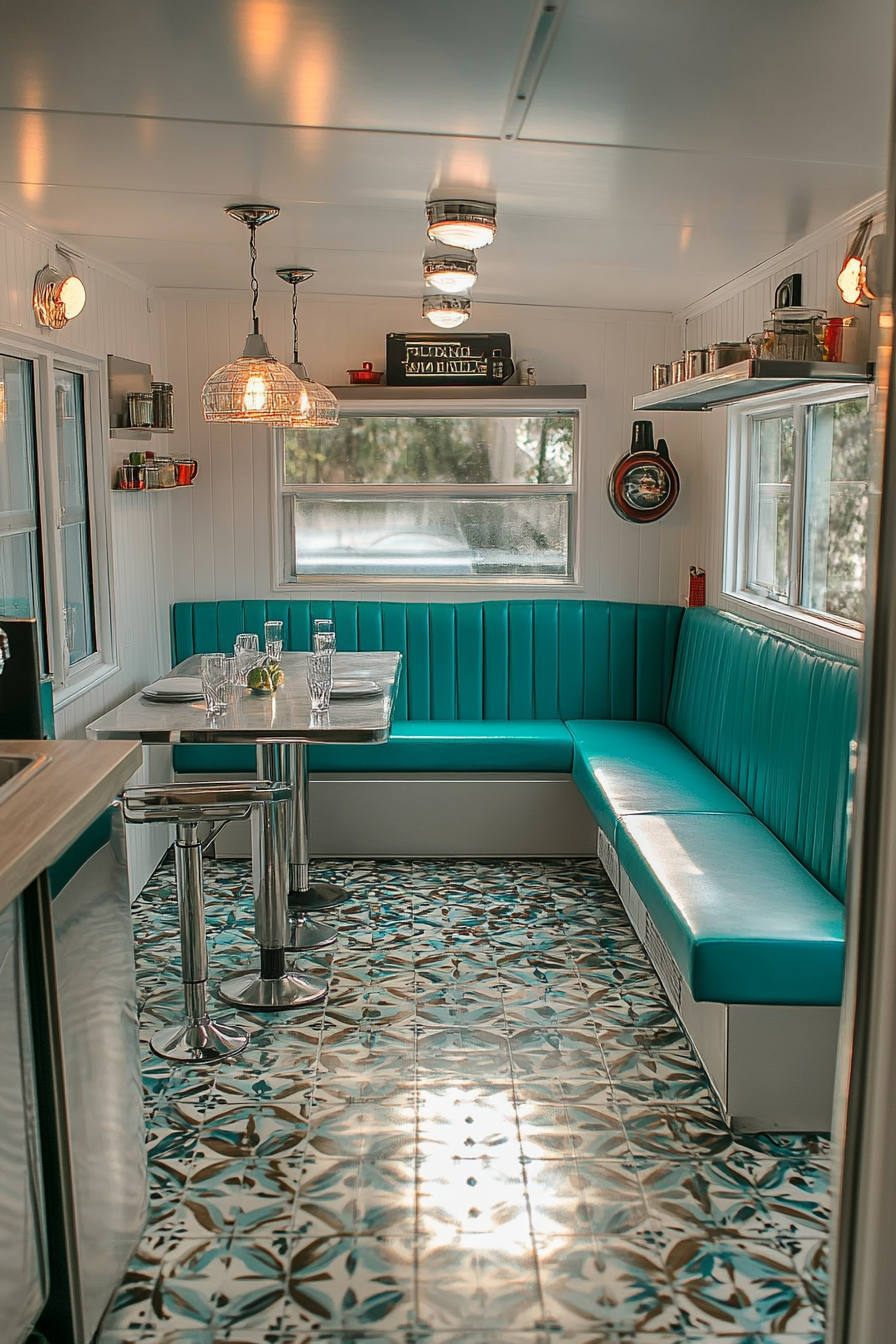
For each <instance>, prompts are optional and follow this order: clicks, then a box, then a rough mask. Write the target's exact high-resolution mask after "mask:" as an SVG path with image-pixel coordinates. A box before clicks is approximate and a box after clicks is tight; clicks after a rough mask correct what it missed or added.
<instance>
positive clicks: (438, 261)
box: [423, 247, 478, 294]
mask: <svg viewBox="0 0 896 1344" xmlns="http://www.w3.org/2000/svg"><path fill="white" fill-rule="evenodd" d="M477 277H478V270H477V267H476V256H475V254H474V253H473V252H470V251H468V250H467V249H466V248H460V247H459V248H453V249H451V250H450V251H444V252H438V253H436V255H435V256H425V255H424V257H423V279H424V281H425V282H426V284H427V285H429V287H430V289H437V290H439V292H440V293H441V294H463V293H464V292H465V291H466V290H468V289H471V288H472V286H473V285H475V283H476V280H477Z"/></svg>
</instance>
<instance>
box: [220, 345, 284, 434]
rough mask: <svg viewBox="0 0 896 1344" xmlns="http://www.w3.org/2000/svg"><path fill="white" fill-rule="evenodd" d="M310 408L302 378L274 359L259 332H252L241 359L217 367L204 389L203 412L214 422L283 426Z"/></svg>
mask: <svg viewBox="0 0 896 1344" xmlns="http://www.w3.org/2000/svg"><path fill="white" fill-rule="evenodd" d="M307 407H308V396H307V393H306V392H305V390H304V389H303V387H302V386H301V384H300V383H299V380H298V379H297V378H296V376H295V374H294V373H293V372H292V370H291V369H289V368H287V366H286V365H285V364H281V363H280V361H279V360H277V359H275V358H274V356H273V355H272V354H271V352H270V350H269V349H268V346H267V342H266V341H265V339H264V337H263V336H262V335H261V334H259V333H250V335H249V336H247V337H246V347H245V349H244V350H243V353H242V354H241V355H240V357H239V359H235V360H234V361H233V363H232V364H225V365H223V367H222V368H220V369H216V370H215V372H214V373H212V374H210V375H209V377H208V379H207V380H206V383H205V386H204V387H203V389H202V414H203V416H204V417H205V419H206V420H211V421H221V420H224V421H227V422H229V423H235V424H264V425H273V426H274V427H275V428H280V429H282V428H284V427H288V426H289V425H292V424H294V423H295V422H296V419H297V417H298V418H301V417H302V416H303V414H305V413H307Z"/></svg>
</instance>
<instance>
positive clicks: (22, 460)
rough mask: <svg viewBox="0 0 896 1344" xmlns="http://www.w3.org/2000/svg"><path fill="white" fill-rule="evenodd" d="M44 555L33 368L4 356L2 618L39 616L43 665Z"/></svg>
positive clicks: (0, 413)
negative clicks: (42, 569)
mask: <svg viewBox="0 0 896 1344" xmlns="http://www.w3.org/2000/svg"><path fill="white" fill-rule="evenodd" d="M40 557H41V549H40V518H39V513H38V507H37V442H36V429H35V422H34V365H33V363H32V361H31V360H30V359H16V358H14V357H13V356H12V355H0V616H10V617H11V616H26V617H29V616H35V617H37V619H38V621H39V623H40V627H41V646H42V648H41V657H42V659H43V661H44V663H45V662H46V651H45V649H44V648H43V643H44V629H43V598H42V589H43V584H42V573H41V559H40Z"/></svg>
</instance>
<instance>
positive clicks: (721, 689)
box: [666, 607, 858, 900]
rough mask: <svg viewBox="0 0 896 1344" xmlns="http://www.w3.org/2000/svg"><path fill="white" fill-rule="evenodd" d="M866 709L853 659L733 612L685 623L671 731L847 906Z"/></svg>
mask: <svg viewBox="0 0 896 1344" xmlns="http://www.w3.org/2000/svg"><path fill="white" fill-rule="evenodd" d="M857 705H858V666H857V664H856V663H855V662H853V661H851V660H850V659H848V658H843V657H840V656H839V655H836V654H833V653H827V652H826V651H824V650H822V649H816V648H813V647H811V646H810V645H808V644H803V643H801V642H800V641H799V640H795V639H790V638H789V637H788V636H786V635H783V634H779V633H778V632H776V631H774V630H769V629H767V628H766V627H764V626H759V625H753V624H751V623H750V622H749V621H743V620H740V619H739V618H738V617H736V616H731V615H728V614H727V613H726V612H720V611H714V610H712V609H711V608H708V607H707V608H704V609H698V608H695V609H692V610H689V611H686V612H685V614H684V620H683V622H682V627H681V635H680V638H679V642H678V656H677V659H676V663H675V675H674V678H673V682H672V693H671V696H670V700H669V710H668V714H667V716H666V723H667V725H668V727H669V728H671V729H672V731H673V732H674V733H675V734H676V735H677V736H678V737H680V738H681V740H682V741H683V742H685V743H686V744H687V746H689V747H690V748H691V750H692V751H693V752H695V754H696V755H697V756H699V757H700V759H701V760H703V761H705V762H706V764H707V765H708V766H709V767H710V769H712V770H714V771H715V773H716V774H717V775H719V776H720V777H721V778H722V779H723V780H724V781H725V783H726V784H727V785H728V787H729V788H730V789H733V790H734V792H735V793H736V794H737V795H738V797H739V798H741V799H743V801H744V802H745V803H746V804H747V806H748V807H749V808H750V809H751V811H753V812H754V813H755V814H756V816H757V817H758V818H759V820H760V821H762V822H763V823H764V824H765V825H766V826H767V827H768V828H769V830H770V831H772V832H773V834H775V835H776V836H777V837H778V839H779V840H781V841H782V842H783V843H784V844H785V845H786V846H787V848H788V849H789V850H790V852H791V853H792V854H794V855H795V856H796V857H797V858H798V859H799V860H800V861H801V862H802V863H803V864H804V865H805V866H806V867H807V868H808V869H809V871H810V872H811V873H812V874H813V876H815V877H816V878H818V880H819V882H822V883H823V884H824V885H825V886H826V887H827V888H828V890H829V891H831V892H833V893H834V895H835V896H838V897H839V898H840V900H843V899H844V895H845V891H846V849H847V838H848V837H847V831H848V824H847V813H848V801H849V796H850V777H849V757H850V751H849V745H850V740H851V739H852V738H853V737H854V736H855V732H856V719H857Z"/></svg>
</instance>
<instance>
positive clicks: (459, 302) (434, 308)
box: [423, 294, 472, 328]
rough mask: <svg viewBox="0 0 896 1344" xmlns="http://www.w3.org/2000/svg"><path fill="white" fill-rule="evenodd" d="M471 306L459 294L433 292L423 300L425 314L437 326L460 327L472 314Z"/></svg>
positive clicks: (467, 300)
mask: <svg viewBox="0 0 896 1344" xmlns="http://www.w3.org/2000/svg"><path fill="white" fill-rule="evenodd" d="M471 306H472V305H471V304H470V300H469V299H468V298H464V297H461V296H460V295H459V294H432V295H431V296H430V297H429V298H426V299H424V300H423V316H424V317H426V318H428V319H429V321H430V322H432V323H433V325H434V326H436V327H448V328H450V327H459V326H461V325H462V324H463V323H464V322H466V321H467V319H468V317H469V316H470V308H471Z"/></svg>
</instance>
